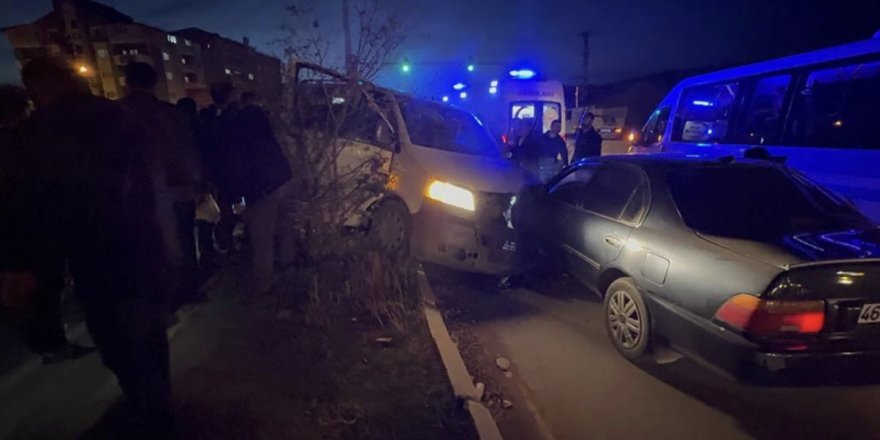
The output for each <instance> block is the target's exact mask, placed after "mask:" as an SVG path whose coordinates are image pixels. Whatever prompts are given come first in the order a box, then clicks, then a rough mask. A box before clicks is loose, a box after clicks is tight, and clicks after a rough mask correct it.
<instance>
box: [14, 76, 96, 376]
mask: <svg viewBox="0 0 880 440" xmlns="http://www.w3.org/2000/svg"><path fill="white" fill-rule="evenodd" d="M29 107H30V103H29V102H28V98H27V93H26V92H25V90H24V89H23V88H20V87H17V86H5V85H4V86H0V229H2V230H4V231H7V230H21V228H22V226H23V225H18V224H17V222H19V221H27V219H25V218H24V217H22V216H20V214H21V213H19V212H17V211H18V210H19V209H21V208H22V207H24V206H26V205H27V204H28V203H30V201H29V200H26V199H25V198H26V197H27V196H28V195H29V194H28V191H27V190H26V188H24V187H23V186H22V184H23V183H24V182H23V180H22V179H21V177H23V174H22V172H23V170H22V168H23V167H26V166H27V163H26V161H24V160H23V158H24V157H25V156H26V155H27V154H29V153H30V152H29V151H27V149H28V148H30V147H31V145H30V143H29V142H28V140H27V139H24V138H23V136H21V134H22V133H21V132H22V130H23V127H24V125H25V122H26V121H27V117H28V110H29ZM10 244H11V243H10V242H5V243H3V246H7V247H8V246H10ZM30 244H33V243H26V242H25V243H21V245H23V246H28V245H30ZM22 263H25V262H24V261H18V262H16V261H6V262H2V263H0V266H2V267H0V270H2V271H4V272H6V274H5V276H6V277H7V278H8V279H10V280H13V279H15V278H19V277H23V276H24V277H26V278H27V277H30V276H32V277H33V280H32V281H33V290H32V292H31V293H30V294H29V295H28V298H22V300H23V301H22V303H21V304H5V305H6V306H7V307H10V309H11V310H12V315H13V317H14V320H15V323H16V325H17V327H18V330H19V334H20V335H21V339H22V342H24V345H25V346H26V347H27V348H29V349H30V350H31V351H33V352H35V353H38V354H39V355H40V356H41V357H42V358H43V363H44V364H52V363H56V362H61V361H65V360H71V359H77V358H79V357H82V356H85V355H87V354H89V353H92V352H94V351H95V349H94V348H91V347H84V346H80V345H77V344H74V343H71V342H69V341H68V340H67V337H66V335H65V331H64V321H63V317H62V314H61V294H62V291H63V290H64V275H65V265H64V256H63V255H61V254H60V253H43V254H42V255H41V258H35V259H33V260H31V261H29V262H28V263H30V267H28V269H29V270H32V271H33V273H32V275H31V274H27V273H22V272H14V271H15V270H16V269H19V268H22V267H21V266H20V264H22ZM0 276H3V275H0ZM11 282H13V283H14V282H15V281H11Z"/></svg>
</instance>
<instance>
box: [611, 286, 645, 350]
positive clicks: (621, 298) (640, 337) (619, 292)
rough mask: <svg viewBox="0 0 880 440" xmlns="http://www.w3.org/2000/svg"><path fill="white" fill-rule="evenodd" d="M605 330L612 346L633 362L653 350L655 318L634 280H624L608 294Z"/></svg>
mask: <svg viewBox="0 0 880 440" xmlns="http://www.w3.org/2000/svg"><path fill="white" fill-rule="evenodd" d="M605 329H606V331H607V332H608V337H609V338H610V339H611V343H612V344H614V347H615V348H616V349H617V351H618V352H620V354H621V355H623V357H625V358H627V359H629V360H630V361H632V362H637V361H640V360H643V359H644V358H645V356H646V355H647V354H648V353H649V352H650V347H651V336H652V335H651V316H650V314H649V312H648V307H647V306H646V305H645V301H644V299H643V298H642V294H641V293H640V292H639V289H638V287H636V284H635V282H634V281H633V279H632V278H620V279H618V280H616V281H614V282H613V283H611V285H610V286H608V290H606V291H605Z"/></svg>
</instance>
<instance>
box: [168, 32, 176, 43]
mask: <svg viewBox="0 0 880 440" xmlns="http://www.w3.org/2000/svg"><path fill="white" fill-rule="evenodd" d="M168 42H169V43H174V44H177V37H175V36H174V35H171V34H168Z"/></svg>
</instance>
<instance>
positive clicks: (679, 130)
mask: <svg viewBox="0 0 880 440" xmlns="http://www.w3.org/2000/svg"><path fill="white" fill-rule="evenodd" d="M738 93H739V83H736V82H732V83H726V84H713V85H705V86H696V87H691V88H689V89H685V90H684V91H683V92H682V94H681V101H680V103H679V105H678V110H677V111H676V112H675V127H674V130H673V132H672V139H673V140H676V141H683V142H723V141H725V140H726V139H727V137H728V132H727V129H728V127H729V126H730V122H731V121H732V120H733V118H732V116H733V112H734V107H735V103H736V99H737V96H738Z"/></svg>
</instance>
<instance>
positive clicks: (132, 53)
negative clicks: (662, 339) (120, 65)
mask: <svg viewBox="0 0 880 440" xmlns="http://www.w3.org/2000/svg"><path fill="white" fill-rule="evenodd" d="M128 53H129V55H137V54H138V50H137V49H132V50H130V51H128Z"/></svg>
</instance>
